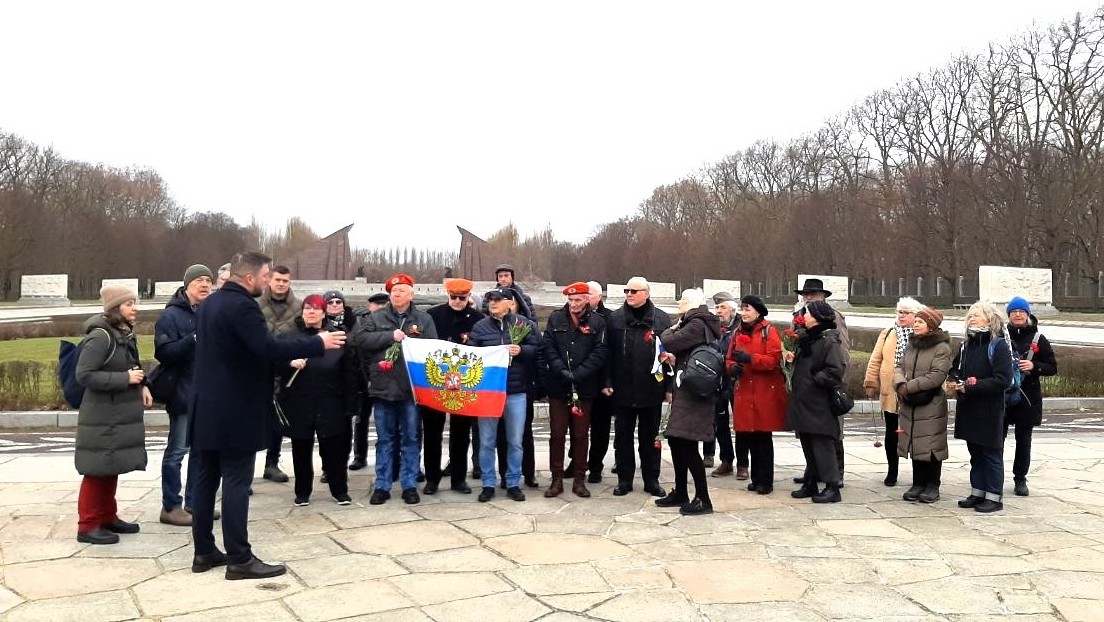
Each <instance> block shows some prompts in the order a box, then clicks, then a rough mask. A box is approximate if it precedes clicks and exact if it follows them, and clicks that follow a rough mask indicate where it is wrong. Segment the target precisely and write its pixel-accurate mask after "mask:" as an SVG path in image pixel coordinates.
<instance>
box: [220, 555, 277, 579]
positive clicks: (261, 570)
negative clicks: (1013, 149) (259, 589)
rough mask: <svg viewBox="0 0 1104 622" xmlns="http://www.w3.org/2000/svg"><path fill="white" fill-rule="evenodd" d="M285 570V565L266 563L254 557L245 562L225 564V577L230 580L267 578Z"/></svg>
mask: <svg viewBox="0 0 1104 622" xmlns="http://www.w3.org/2000/svg"><path fill="white" fill-rule="evenodd" d="M285 572H287V566H285V565H283V564H266V563H264V562H262V561H261V560H259V559H257V558H256V557H254V558H253V559H251V560H249V563H246V564H227V565H226V578H227V579H229V580H231V581H236V580H238V579H269V578H272V577H278V576H280V575H282V574H284V573H285Z"/></svg>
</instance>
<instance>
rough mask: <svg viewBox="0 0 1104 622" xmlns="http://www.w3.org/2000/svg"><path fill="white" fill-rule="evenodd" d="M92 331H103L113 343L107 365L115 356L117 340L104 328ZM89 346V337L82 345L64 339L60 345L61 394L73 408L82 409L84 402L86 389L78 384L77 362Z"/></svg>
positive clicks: (58, 371) (108, 354)
mask: <svg viewBox="0 0 1104 622" xmlns="http://www.w3.org/2000/svg"><path fill="white" fill-rule="evenodd" d="M92 330H103V332H104V333H106V334H107V338H108V340H110V341H111V350H109V351H108V353H107V358H106V359H104V363H106V362H108V361H110V360H111V357H113V356H115V345H116V344H115V338H114V337H112V336H111V333H108V332H107V331H106V330H104V329H102V328H99V327H96V328H93V329H92ZM89 334H91V333H89ZM87 344H88V335H85V337H84V338H83V339H81V340H80V343H73V342H72V341H67V340H65V339H62V340H61V343H60V344H59V348H58V367H57V376H58V384H59V385H61V394H62V396H64V397H65V403H66V404H69V406H70V407H71V408H80V405H81V402H82V401H84V387H83V386H81V384H80V383H79V382H77V361H78V360H80V353H81V350H84V347H85V345H87Z"/></svg>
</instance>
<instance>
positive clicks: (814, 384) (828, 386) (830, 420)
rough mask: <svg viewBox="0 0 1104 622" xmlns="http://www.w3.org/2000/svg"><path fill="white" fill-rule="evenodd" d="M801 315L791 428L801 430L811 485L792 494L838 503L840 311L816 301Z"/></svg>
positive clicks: (788, 413) (807, 481)
mask: <svg viewBox="0 0 1104 622" xmlns="http://www.w3.org/2000/svg"><path fill="white" fill-rule="evenodd" d="M800 314H804V317H805V334H804V335H802V336H801V338H800V339H798V342H797V352H796V355H795V358H794V372H793V384H792V387H793V388H792V390H791V392H790V401H789V402H788V403H787V404H786V427H787V428H788V429H790V430H794V431H795V432H797V433H798V439H799V440H800V441H801V451H802V452H803V453H804V454H805V477H804V479H805V483H804V484H802V486H801V488H799V489H798V490H795V491H793V492H792V493H790V496H792V497H793V498H795V499H805V498H809V497H811V498H812V500H813V503H836V502H838V501H840V499H841V497H840V479H841V478H840V472H839V462H838V461H837V460H836V450H835V441H836V440H837V439H839V438H840V424H839V420H838V419H837V418H836V416H835V415H834V414H832V410H831V408H830V406H829V404H830V403H831V400H832V394H833V393H834V392H835V391H836V389H838V388H839V387H840V386H841V385H842V384H843V372H844V369H845V367H846V363H845V359H844V356H843V345H842V342H841V341H840V336H839V332H838V331H837V330H836V316H835V312H834V311H833V309H832V306H831V305H829V304H828V303H827V302H824V301H823V300H814V301H813V302H810V303H809V304H807V305H806V306H805V308H804V309H803V310H802V311H801V312H800ZM817 482H824V483H825V488H824V490H823V491H818V489H817Z"/></svg>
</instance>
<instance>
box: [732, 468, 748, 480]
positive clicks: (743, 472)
mask: <svg viewBox="0 0 1104 622" xmlns="http://www.w3.org/2000/svg"><path fill="white" fill-rule="evenodd" d="M736 479H738V480H740V481H743V480H746V479H751V474H750V473H748V468H747V467H736Z"/></svg>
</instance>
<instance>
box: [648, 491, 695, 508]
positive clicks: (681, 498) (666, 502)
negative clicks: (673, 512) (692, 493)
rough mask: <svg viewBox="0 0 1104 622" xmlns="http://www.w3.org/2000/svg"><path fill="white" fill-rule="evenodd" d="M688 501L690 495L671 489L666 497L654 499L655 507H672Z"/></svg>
mask: <svg viewBox="0 0 1104 622" xmlns="http://www.w3.org/2000/svg"><path fill="white" fill-rule="evenodd" d="M687 503H690V497H689V496H687V494H686V493H685V492H679V491H677V490H672V491H671V492H670V493H669V494H668V495H667V496H666V497H663V498H661V499H656V500H655V504H656V507H661V508H673V507H677V506H681V505H684V504H687Z"/></svg>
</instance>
